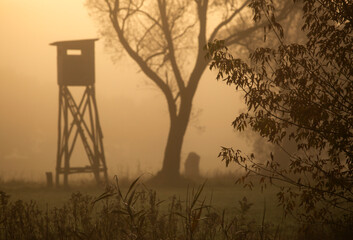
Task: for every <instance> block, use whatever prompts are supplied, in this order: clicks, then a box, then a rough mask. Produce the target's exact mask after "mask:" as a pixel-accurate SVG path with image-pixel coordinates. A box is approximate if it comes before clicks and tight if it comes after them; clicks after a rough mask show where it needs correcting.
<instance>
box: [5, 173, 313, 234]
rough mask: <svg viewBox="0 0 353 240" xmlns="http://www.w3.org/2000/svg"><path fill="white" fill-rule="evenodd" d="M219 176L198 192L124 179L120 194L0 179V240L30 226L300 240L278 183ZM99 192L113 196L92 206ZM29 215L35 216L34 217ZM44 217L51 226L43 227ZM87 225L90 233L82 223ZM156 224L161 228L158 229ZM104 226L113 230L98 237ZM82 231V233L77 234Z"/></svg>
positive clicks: (72, 230)
mask: <svg viewBox="0 0 353 240" xmlns="http://www.w3.org/2000/svg"><path fill="white" fill-rule="evenodd" d="M218 180H219V179H209V180H208V181H207V182H206V183H205V184H204V187H203V189H202V191H201V192H199V191H198V190H199V189H200V186H201V185H202V184H194V185H189V186H185V187H178V188H172V189H171V188H162V187H159V188H151V187H149V186H148V185H147V186H146V185H145V184H144V183H143V182H142V181H141V182H138V183H137V184H136V185H135V186H134V187H133V190H131V191H129V187H130V185H129V184H131V181H128V180H124V181H123V182H122V181H121V182H122V184H121V186H120V187H119V189H120V191H121V192H122V196H121V197H119V194H118V193H117V191H116V189H115V190H114V191H113V190H112V191H110V192H107V191H106V189H104V188H98V187H96V186H95V185H94V183H89V182H80V183H74V184H72V186H71V187H70V188H69V189H62V188H59V189H56V188H52V189H49V188H47V187H46V186H45V184H44V183H30V182H21V181H18V182H16V181H11V182H0V193H1V191H2V192H4V193H6V195H9V196H10V198H9V201H4V200H3V199H4V194H3V195H2V200H1V196H0V200H1V201H2V208H3V210H2V212H1V208H0V239H12V237H14V236H16V239H17V238H18V239H26V238H23V236H26V234H28V233H32V232H33V234H34V233H35V235H33V236H32V237H31V238H27V239H51V238H53V239H56V238H58V239H157V238H156V237H157V236H158V239H274V240H275V239H286V240H287V239H303V238H302V234H301V233H300V232H298V227H299V226H300V224H299V223H298V222H295V221H294V220H293V219H292V218H291V217H288V216H287V217H286V218H284V215H283V211H282V209H281V207H279V206H277V199H276V191H277V189H276V188H275V187H269V188H267V189H266V190H264V191H263V192H262V191H261V190H260V188H257V187H255V188H253V189H252V190H249V189H244V188H243V187H242V186H241V185H236V184H234V181H233V180H232V179H226V178H225V179H223V180H224V181H221V182H220V181H218ZM104 192H106V193H107V194H106V196H108V195H111V196H110V197H109V198H108V197H107V198H103V199H102V200H99V201H98V202H96V203H95V205H92V202H94V201H95V200H96V199H97V198H98V197H99V196H101V195H102V193H104ZM198 194H199V195H198ZM0 195H1V194H0ZM125 196H126V197H125ZM19 200H20V201H19ZM194 200H197V201H194ZM1 201H0V202H1ZM4 202H9V203H4ZM0 205H1V204H0ZM91 207H93V211H92V209H91ZM78 212H79V213H80V214H79V216H78ZM1 213H2V214H3V215H4V216H7V217H5V218H4V219H5V220H6V219H10V220H6V221H8V222H7V223H6V224H3V225H4V226H5V227H4V226H1V224H2V223H1V218H2V217H1ZM28 213H33V216H35V215H38V216H39V217H36V218H34V219H33V216H32V215H31V214H30V215H28ZM34 213H35V214H34ZM113 213H115V215H114V214H113ZM146 216H148V217H146ZM151 216H154V218H152V217H151ZM146 219H147V220H146ZM153 219H154V220H153ZM211 220H212V221H213V222H212V221H211ZM6 221H5V222H6ZM46 221H48V222H49V223H50V224H49V223H48V224H47V225H45V224H44V223H45V222H46ZM140 221H141V222H140ZM26 222H27V223H26ZM137 223H138V224H137ZM166 223H168V224H166ZM18 224H19V225H18ZM21 224H22V225H21ZM43 224H44V225H43ZM87 224H88V225H89V226H91V229H94V233H92V232H90V230H89V229H87V228H86V227H85V226H86V225H87ZM136 224H137V225H138V226H140V227H136ZM195 224H196V225H195ZM16 225H18V227H17V228H24V229H26V230H23V233H21V234H22V235H21V234H20V235H18V236H17V235H16V234H19V233H17V231H16V230H11V229H12V228H11V227H10V226H16ZM170 225H172V226H173V227H172V229H171V227H170ZM6 226H7V227H6ZM44 226H46V227H44ZM195 226H196V227H195ZM156 228H161V229H159V230H158V231H157V232H155V231H156V230H155V229H156ZM3 229H5V230H6V229H7V232H9V234H10V233H11V234H15V235H13V236H12V235H11V234H10V235H8V236H9V237H7V238H3V237H4V236H7V235H6V234H7V232H6V231H4V232H1V231H2V230H3ZM33 229H36V230H35V231H34V230H33ZM43 229H46V230H43ZM63 229H64V230H63ZM126 229H128V232H129V234H134V236H137V238H134V237H131V236H132V235H131V236H130V235H129V234H127V232H126V231H127V230H126ZM11 231H12V232H11ZM92 231H93V230H92ZM104 231H108V232H109V233H110V234H108V235H107V236H105V235H104V234H103V235H104V236H105V237H103V235H102V232H104ZM81 233H82V234H84V235H82V236H81V235H80V236H78V235H77V234H81ZM2 234H3V235H2ZM4 234H5V235H4ZM43 234H44V235H46V236H47V237H43V236H44V235H43ZM87 234H88V235H87ZM89 234H93V235H92V237H88V236H90V235H89ZM141 234H143V236H146V237H144V238H142V237H141V236H142V235H141ZM37 236H40V237H37ZM48 236H51V238H50V237H49V238H48ZM119 236H120V237H119ZM230 236H232V237H230ZM310 236H312V235H310ZM308 239H310V238H308Z"/></svg>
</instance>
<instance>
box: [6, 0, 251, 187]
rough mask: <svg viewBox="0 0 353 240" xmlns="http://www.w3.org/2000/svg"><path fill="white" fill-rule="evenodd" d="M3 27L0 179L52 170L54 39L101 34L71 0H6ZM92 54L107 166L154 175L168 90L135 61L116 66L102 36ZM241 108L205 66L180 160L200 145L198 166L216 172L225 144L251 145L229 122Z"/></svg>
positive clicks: (81, 7)
mask: <svg viewBox="0 0 353 240" xmlns="http://www.w3.org/2000/svg"><path fill="white" fill-rule="evenodd" d="M0 30H1V38H0V177H1V178H6V179H8V178H25V179H33V180H37V179H44V172H45V171H54V169H55V161H56V159H55V158H56V138H57V132H56V128H57V112H58V86H57V84H56V49H55V47H53V46H49V43H51V42H54V41H60V40H75V39H84V38H94V37H99V36H98V33H97V31H96V26H95V23H94V22H93V20H92V19H91V18H90V17H89V16H88V14H87V9H85V7H84V5H83V1H73V0H50V1H48V0H31V1H23V0H1V1H0ZM95 60H96V91H97V93H96V94H97V101H98V108H99V113H100V119H101V124H102V129H103V134H104V145H105V150H106V152H105V154H106V158H107V165H108V168H109V169H110V172H111V173H113V174H115V173H122V174H126V173H127V172H129V173H130V175H133V174H136V171H137V170H136V168H137V166H139V167H140V169H141V171H143V172H152V173H155V172H156V171H157V170H158V169H159V168H160V167H161V164H162V156H163V151H164V145H165V141H166V137H167V133H168V132H167V131H168V127H169V122H168V113H167V108H166V104H165V101H164V99H163V96H162V95H161V94H160V92H159V90H157V89H156V88H154V87H153V86H151V85H146V84H145V83H146V82H148V79H147V78H146V77H145V76H143V75H142V74H139V73H137V72H138V68H137V66H136V65H134V64H133V63H132V62H131V61H130V60H128V59H126V58H125V59H123V61H119V62H118V63H117V64H115V65H114V64H113V63H112V61H111V60H110V55H109V54H108V53H107V52H106V51H105V50H104V47H103V41H102V40H100V41H98V42H96V59H95ZM240 106H242V105H241V103H240V101H239V97H237V96H236V95H235V91H234V90H233V89H232V88H230V87H227V86H225V84H223V83H221V82H217V81H216V80H215V74H214V73H213V74H210V73H209V71H206V73H205V74H204V76H203V78H202V80H201V83H200V85H199V89H198V92H197V94H196V97H195V101H194V107H195V109H196V111H197V110H198V109H199V110H200V111H201V114H200V115H199V117H198V118H197V119H194V120H192V121H191V125H190V126H189V128H188V131H187V135H186V137H185V142H184V148H183V151H182V158H183V159H182V161H183V160H185V157H186V156H187V154H188V153H189V152H190V151H195V152H197V153H199V154H200V155H201V171H202V172H204V173H205V172H208V173H212V172H213V171H215V170H216V169H220V170H223V169H224V168H225V167H224V164H223V163H221V162H220V159H218V158H217V155H218V152H219V150H220V146H233V147H234V148H244V147H246V146H249V141H248V140H246V139H245V138H241V137H240V136H239V134H237V133H235V132H234V131H233V129H232V127H231V126H230V124H231V122H232V120H233V118H234V117H235V116H236V114H237V112H238V110H239V108H240ZM195 126H196V127H195ZM197 126H201V127H202V128H203V129H204V130H203V131H200V130H199V129H198V128H197ZM248 149H249V148H248ZM76 161H78V163H80V161H81V162H82V164H87V163H88V161H87V160H86V159H79V160H76ZM182 168H183V165H182Z"/></svg>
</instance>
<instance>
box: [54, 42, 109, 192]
mask: <svg viewBox="0 0 353 240" xmlns="http://www.w3.org/2000/svg"><path fill="white" fill-rule="evenodd" d="M97 40H98V39H85V40H75V41H61V42H53V43H51V44H50V45H53V46H56V47H57V71H58V85H59V116H58V118H59V120H58V149H57V161H56V176H55V182H56V185H57V186H59V184H60V182H59V180H60V179H59V178H60V175H63V177H64V186H68V176H69V174H74V173H93V175H94V177H95V179H96V181H97V183H98V184H100V183H101V182H102V181H107V178H108V176H107V166H106V162H105V156H104V148H103V134H102V129H101V126H100V123H99V117H98V109H97V103H96V97H95V87H94V83H95V69H94V43H95V41H97ZM72 88H80V89H81V93H80V94H79V95H80V96H79V98H78V100H79V101H75V98H74V94H72V92H71V91H70V89H71V90H72ZM76 97H77V96H76ZM78 139H81V142H82V143H83V147H84V151H85V152H86V155H87V158H88V165H86V166H75V167H73V166H71V165H70V159H71V156H72V152H73V151H74V148H75V145H76V143H77V140H78ZM101 175H103V176H101ZM102 177H103V178H102Z"/></svg>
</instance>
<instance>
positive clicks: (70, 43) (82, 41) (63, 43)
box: [49, 38, 99, 46]
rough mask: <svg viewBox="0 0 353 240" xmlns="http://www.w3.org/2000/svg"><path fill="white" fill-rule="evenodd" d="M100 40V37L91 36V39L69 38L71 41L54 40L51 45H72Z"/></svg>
mask: <svg viewBox="0 0 353 240" xmlns="http://www.w3.org/2000/svg"><path fill="white" fill-rule="evenodd" d="M97 40H99V38H90V39H81V40H69V41H58V42H52V43H50V44H49V45H53V46H70V45H80V44H81V43H82V44H85V43H88V42H95V41H97Z"/></svg>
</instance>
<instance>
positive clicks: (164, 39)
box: [87, 0, 293, 183]
mask: <svg viewBox="0 0 353 240" xmlns="http://www.w3.org/2000/svg"><path fill="white" fill-rule="evenodd" d="M250 2H251V1H250V0H244V1H240V3H239V2H237V3H233V1H224V2H222V3H220V2H219V1H208V0H206V1H167V0H158V1H141V2H139V3H137V2H135V1H134V0H130V1H120V0H114V1H104V0H101V1H99V0H98V1H97V0H88V1H87V6H88V8H89V9H90V10H91V13H92V15H93V16H95V17H96V18H97V21H98V22H99V23H100V26H101V34H102V35H103V37H104V38H105V40H106V43H107V46H108V47H109V48H110V49H111V50H112V52H113V53H114V54H120V53H121V52H123V51H125V53H126V54H127V55H128V56H129V57H131V58H132V59H133V60H134V61H135V62H136V64H137V65H138V66H139V68H140V69H141V71H142V72H143V73H144V74H145V75H146V76H147V77H148V78H149V79H150V80H151V82H152V83H153V84H155V85H156V86H157V87H158V88H159V89H160V90H161V92H162V93H163V95H164V97H165V99H166V103H167V106H168V111H169V119H170V128H169V133H168V138H167V143H166V147H165V151H164V158H163V167H162V169H161V171H160V172H159V173H158V174H157V175H156V178H157V179H159V180H157V181H161V182H170V183H173V182H176V181H182V179H181V176H180V154H181V150H182V146H183V140H184V136H185V133H186V130H187V127H188V124H189V120H190V115H191V111H192V103H193V99H194V96H195V93H196V90H197V87H198V84H199V82H200V79H201V77H202V75H203V72H204V71H205V69H206V68H207V66H208V63H209V60H206V59H205V54H206V52H205V50H204V47H205V45H206V44H207V42H209V41H213V40H215V39H216V38H221V37H222V38H225V39H226V42H227V44H228V45H229V46H234V47H237V48H238V49H242V50H244V49H243V48H244V46H245V49H246V46H249V44H250V42H251V41H250V40H253V37H254V34H255V33H256V34H257V30H259V29H263V28H264V26H267V23H258V24H254V23H253V22H252V20H251V18H248V17H246V16H249V14H248V13H249V9H248V8H247V6H248V4H249V3H250ZM278 5H279V6H280V8H281V10H280V11H279V12H278V16H277V17H278V19H285V18H286V17H287V16H289V15H290V13H291V12H292V10H293V9H292V8H291V6H293V3H292V1H278ZM211 13H212V16H211ZM215 16H218V17H215ZM211 18H212V20H211ZM242 50H240V51H242Z"/></svg>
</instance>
